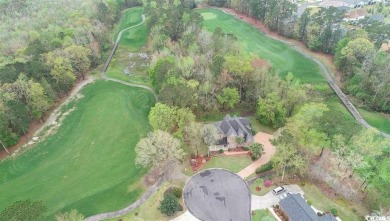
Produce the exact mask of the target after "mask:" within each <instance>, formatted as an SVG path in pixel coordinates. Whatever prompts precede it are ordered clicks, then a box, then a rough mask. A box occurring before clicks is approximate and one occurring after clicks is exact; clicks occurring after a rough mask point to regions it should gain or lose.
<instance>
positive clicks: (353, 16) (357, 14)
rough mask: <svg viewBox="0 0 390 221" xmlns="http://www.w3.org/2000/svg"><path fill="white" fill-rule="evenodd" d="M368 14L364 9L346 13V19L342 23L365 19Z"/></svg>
mask: <svg viewBox="0 0 390 221" xmlns="http://www.w3.org/2000/svg"><path fill="white" fill-rule="evenodd" d="M367 14H368V13H367V12H366V10H365V9H363V8H359V9H353V10H351V11H349V12H347V14H346V17H345V18H344V19H343V20H344V21H357V20H360V19H363V18H365V17H366V15H367Z"/></svg>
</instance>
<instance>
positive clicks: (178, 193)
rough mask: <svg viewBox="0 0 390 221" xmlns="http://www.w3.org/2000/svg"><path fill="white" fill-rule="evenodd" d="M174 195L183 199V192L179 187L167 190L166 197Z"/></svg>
mask: <svg viewBox="0 0 390 221" xmlns="http://www.w3.org/2000/svg"><path fill="white" fill-rule="evenodd" d="M168 194H171V195H174V196H175V197H176V198H178V199H179V198H181V195H182V194H183V190H182V189H181V188H179V187H173V186H172V187H169V188H168V189H167V190H165V192H164V195H168Z"/></svg>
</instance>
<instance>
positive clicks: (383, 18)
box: [370, 14, 385, 23]
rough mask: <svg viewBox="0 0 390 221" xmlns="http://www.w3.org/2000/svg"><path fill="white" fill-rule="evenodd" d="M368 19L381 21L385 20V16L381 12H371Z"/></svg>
mask: <svg viewBox="0 0 390 221" xmlns="http://www.w3.org/2000/svg"><path fill="white" fill-rule="evenodd" d="M370 19H372V20H375V21H379V22H382V23H384V22H385V16H384V15H382V14H373V15H371V16H370Z"/></svg>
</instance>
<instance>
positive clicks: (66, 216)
mask: <svg viewBox="0 0 390 221" xmlns="http://www.w3.org/2000/svg"><path fill="white" fill-rule="evenodd" d="M84 218H85V217H84V215H83V214H81V213H79V212H78V211H77V210H75V209H72V210H71V211H70V212H65V213H57V214H56V216H55V219H56V221H69V220H71V221H83V220H84Z"/></svg>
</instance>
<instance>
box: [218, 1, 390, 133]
mask: <svg viewBox="0 0 390 221" xmlns="http://www.w3.org/2000/svg"><path fill="white" fill-rule="evenodd" d="M214 8H216V7H214ZM216 9H219V10H222V11H223V12H225V13H226V14H230V15H233V16H235V17H237V14H238V13H237V12H236V11H235V10H232V9H229V11H227V10H228V9H223V8H216ZM240 17H242V18H243V20H244V21H245V22H247V23H249V24H251V25H253V26H254V27H255V28H257V29H259V30H260V31H261V32H263V33H264V34H265V35H266V36H268V37H270V38H272V39H275V40H277V41H280V42H283V43H285V44H288V45H290V46H291V47H292V48H294V49H295V50H296V51H297V52H299V53H301V54H302V55H303V56H305V57H307V58H309V59H311V60H313V61H314V62H315V63H316V64H318V66H319V67H320V69H321V72H322V74H323V75H324V77H325V79H326V80H327V82H328V84H329V86H330V87H331V88H332V90H333V91H334V92H335V93H336V95H337V96H338V97H339V99H340V100H341V102H342V103H343V104H344V106H345V107H346V108H347V109H348V111H349V112H350V113H351V114H352V116H353V117H354V118H355V119H356V121H357V122H358V123H359V124H361V125H362V126H363V127H365V128H374V129H376V130H378V129H377V128H375V127H373V126H371V125H370V124H369V123H367V121H366V120H364V118H363V117H362V115H361V114H360V113H359V111H358V110H357V109H356V108H355V106H354V105H353V104H352V102H351V101H350V100H349V99H348V97H347V96H346V95H345V94H344V92H342V90H341V89H340V88H339V86H337V84H336V83H335V82H334V81H333V79H332V76H331V74H330V73H329V71H328V69H327V68H326V67H325V65H324V64H323V63H322V62H321V61H320V60H318V59H317V58H315V57H313V56H311V55H309V54H308V53H306V52H305V51H304V50H302V49H300V48H299V47H297V46H296V45H295V44H294V43H293V42H291V41H288V40H284V39H281V37H279V36H278V37H274V36H272V35H270V34H268V33H266V32H264V31H263V30H262V29H260V28H259V27H257V26H256V25H255V24H253V23H252V22H250V18H249V16H247V15H243V14H240ZM378 131H379V130H378ZM379 133H380V134H381V135H382V136H383V137H386V138H390V134H387V133H385V132H382V131H379Z"/></svg>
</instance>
